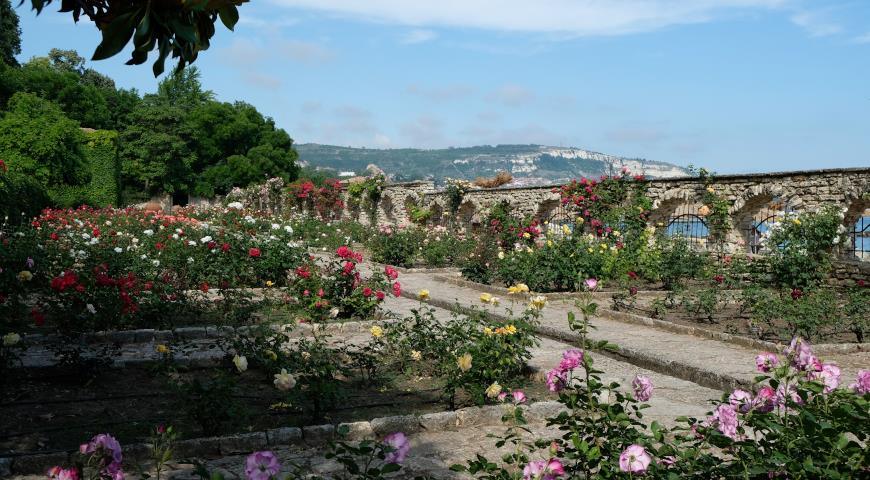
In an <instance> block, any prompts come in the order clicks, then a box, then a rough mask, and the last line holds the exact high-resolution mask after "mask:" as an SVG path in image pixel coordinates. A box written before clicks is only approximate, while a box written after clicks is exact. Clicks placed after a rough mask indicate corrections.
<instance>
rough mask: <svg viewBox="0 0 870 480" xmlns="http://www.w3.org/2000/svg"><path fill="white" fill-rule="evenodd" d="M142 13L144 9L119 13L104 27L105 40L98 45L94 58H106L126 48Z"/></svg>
mask: <svg viewBox="0 0 870 480" xmlns="http://www.w3.org/2000/svg"><path fill="white" fill-rule="evenodd" d="M141 13H142V9H138V10H134V11H132V12H127V13H125V14H123V15H119V16H118V18H116V19H115V20H113V21H112V23H110V24H109V25H108V26H106V28H104V29H103V31H102V33H103V41H102V42H100V44H99V45H97V49H96V50H95V51H94V55H93V56H92V57H91V59H92V60H105V59H107V58H109V57H112V56H113V55H116V54H117V53H118V52H120V51H121V50H123V49H124V46H125V45H127V42H129V41H130V37H132V36H133V28H134V26H135V25H136V23H138V22H137V21H136V18H137V17H138V16H139V15H140V14H141Z"/></svg>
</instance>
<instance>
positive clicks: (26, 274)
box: [18, 270, 33, 282]
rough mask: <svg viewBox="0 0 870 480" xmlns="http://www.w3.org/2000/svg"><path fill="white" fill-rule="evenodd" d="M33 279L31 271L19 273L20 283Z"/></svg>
mask: <svg viewBox="0 0 870 480" xmlns="http://www.w3.org/2000/svg"><path fill="white" fill-rule="evenodd" d="M32 279H33V274H32V273H30V270H22V271H20V272H18V281H19V282H29V281H30V280H32Z"/></svg>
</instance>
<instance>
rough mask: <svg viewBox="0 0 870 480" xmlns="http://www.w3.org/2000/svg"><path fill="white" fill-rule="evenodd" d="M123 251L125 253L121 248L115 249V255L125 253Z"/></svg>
mask: <svg viewBox="0 0 870 480" xmlns="http://www.w3.org/2000/svg"><path fill="white" fill-rule="evenodd" d="M123 251H124V249H123V248H121V247H115V253H121V252H123Z"/></svg>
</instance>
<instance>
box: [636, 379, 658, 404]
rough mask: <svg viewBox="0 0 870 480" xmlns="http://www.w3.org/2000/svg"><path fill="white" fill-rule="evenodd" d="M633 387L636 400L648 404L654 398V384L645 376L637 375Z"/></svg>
mask: <svg viewBox="0 0 870 480" xmlns="http://www.w3.org/2000/svg"><path fill="white" fill-rule="evenodd" d="M631 387H632V388H633V389H634V398H636V399H638V400H640V401H641V402H648V401H649V399H650V398H652V393H653V384H652V380H650V378H649V377H647V376H645V375H637V376H635V377H634V380H632V382H631Z"/></svg>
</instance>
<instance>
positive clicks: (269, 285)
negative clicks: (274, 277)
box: [266, 280, 275, 287]
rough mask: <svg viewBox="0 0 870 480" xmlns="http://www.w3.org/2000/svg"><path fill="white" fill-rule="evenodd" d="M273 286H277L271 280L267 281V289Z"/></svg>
mask: <svg viewBox="0 0 870 480" xmlns="http://www.w3.org/2000/svg"><path fill="white" fill-rule="evenodd" d="M272 285H275V282H273V281H271V280H266V286H267V287H271V286H272Z"/></svg>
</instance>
